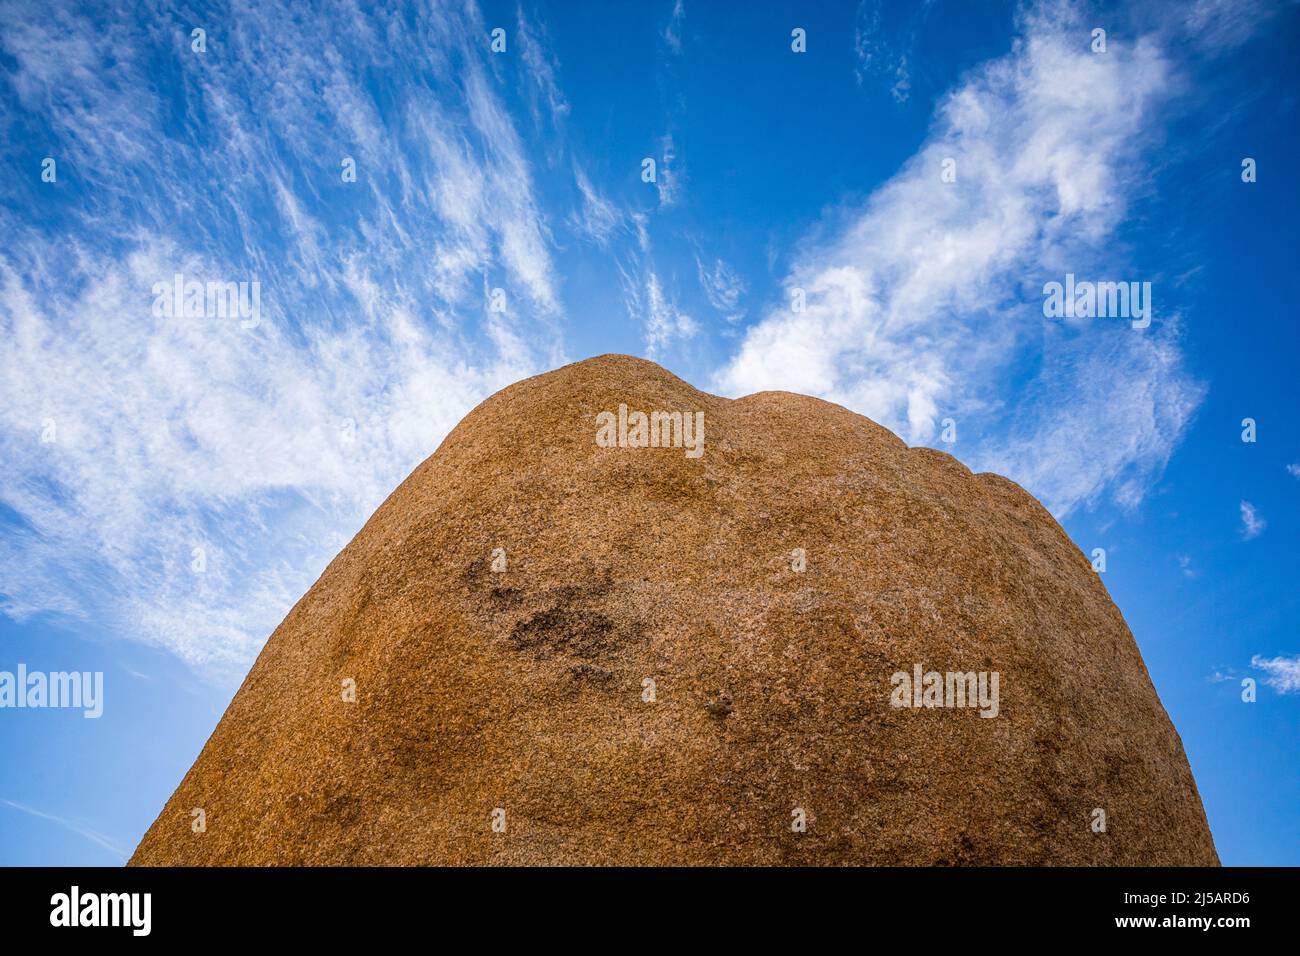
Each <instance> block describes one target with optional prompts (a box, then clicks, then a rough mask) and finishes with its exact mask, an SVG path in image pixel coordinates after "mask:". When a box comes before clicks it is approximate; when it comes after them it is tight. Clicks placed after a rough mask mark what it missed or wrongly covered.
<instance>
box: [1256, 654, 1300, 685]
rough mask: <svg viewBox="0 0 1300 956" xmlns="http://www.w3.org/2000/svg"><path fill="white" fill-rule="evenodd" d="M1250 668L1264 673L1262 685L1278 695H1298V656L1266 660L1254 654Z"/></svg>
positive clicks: (1299, 675)
mask: <svg viewBox="0 0 1300 956" xmlns="http://www.w3.org/2000/svg"><path fill="white" fill-rule="evenodd" d="M1250 666H1251V667H1254V668H1256V669H1258V670H1262V671H1266V672H1267V673H1268V676H1267V677H1265V678H1264V683H1265V684H1267V685H1268V686H1269V687H1272V688H1273V689H1274V690H1275V691H1277V692H1278V693H1279V694H1297V693H1300V656H1297V657H1273V658H1267V657H1260V656H1259V655H1258V654H1256V655H1255V656H1254V657H1252V658H1251V659H1250Z"/></svg>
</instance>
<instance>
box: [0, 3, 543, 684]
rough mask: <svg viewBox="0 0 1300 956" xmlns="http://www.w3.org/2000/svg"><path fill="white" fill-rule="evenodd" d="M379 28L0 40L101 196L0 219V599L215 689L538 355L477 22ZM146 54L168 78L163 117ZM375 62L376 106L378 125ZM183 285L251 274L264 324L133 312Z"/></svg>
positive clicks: (539, 323)
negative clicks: (402, 485) (195, 44)
mask: <svg viewBox="0 0 1300 956" xmlns="http://www.w3.org/2000/svg"><path fill="white" fill-rule="evenodd" d="M113 16H114V15H112V14H106V15H105V17H104V18H101V19H103V20H106V21H112V19H113ZM124 16H125V15H124ZM373 16H374V19H371V20H367V19H366V18H364V17H361V16H358V17H356V18H354V19H353V20H352V21H351V22H350V23H349V29H347V30H339V29H337V24H336V23H334V22H333V21H332V20H331V18H329V17H328V16H324V15H322V16H320V17H313V18H306V19H303V18H302V17H300V16H298V15H296V14H294V12H293V11H292V10H291V9H289V8H287V7H282V6H279V5H277V4H273V3H266V4H258V5H255V6H252V7H241V8H239V10H237V11H236V12H235V13H233V14H232V16H231V17H230V18H228V19H227V20H226V21H225V22H223V25H222V28H221V30H220V31H210V50H211V51H212V54H213V55H212V56H210V57H209V59H208V60H204V59H202V58H201V57H200V56H199V55H197V54H192V53H191V52H190V51H189V49H188V45H186V44H182V43H181V42H180V41H181V36H182V35H181V34H179V33H177V32H176V31H175V30H174V29H173V27H172V25H170V24H168V25H166V26H165V27H163V26H159V27H157V28H154V27H151V26H149V25H147V24H146V25H144V26H141V25H138V24H135V23H134V16H133V15H131V16H130V17H129V18H128V19H126V20H124V21H123V22H122V23H116V22H98V21H97V22H96V23H93V24H92V23H91V22H90V21H88V20H86V19H81V18H77V17H76V16H74V15H71V14H64V13H54V14H52V15H51V17H49V18H45V19H42V18H26V19H27V22H26V23H24V24H21V25H20V24H11V23H8V22H6V23H4V24H3V25H0V46H3V48H4V49H5V51H6V52H7V53H8V54H9V56H10V57H12V58H13V61H14V63H15V64H16V65H15V66H12V67H11V71H12V72H10V73H9V74H6V75H5V76H4V77H3V81H4V82H8V83H9V84H11V85H12V86H13V88H14V89H15V90H18V91H20V94H19V95H20V102H21V103H22V104H23V106H24V108H26V109H29V110H32V111H35V112H38V113H40V115H41V116H42V117H44V118H45V119H46V120H47V121H48V122H49V123H50V125H51V128H52V130H53V131H54V135H55V136H56V137H57V138H58V140H59V143H60V145H59V148H60V150H61V151H62V152H61V155H67V156H70V157H73V158H74V159H75V161H76V166H77V173H78V175H82V176H87V177H98V178H95V179H93V180H92V185H93V186H94V203H93V204H88V205H86V206H85V208H84V211H83V209H81V208H78V209H77V210H76V211H75V212H74V213H73V216H74V218H73V221H72V222H71V223H70V224H68V225H67V227H66V228H65V229H63V230H61V231H59V232H57V233H56V234H55V235H54V236H53V237H52V236H51V234H50V233H48V232H47V231H46V226H45V225H44V224H43V223H42V222H41V221H39V219H31V220H29V219H23V218H20V217H19V216H18V215H16V214H15V213H14V212H13V211H12V210H10V209H3V208H0V227H3V229H4V231H5V234H6V243H5V244H4V247H3V248H0V337H2V338H3V339H4V341H5V342H6V346H5V348H4V349H0V454H2V456H3V460H4V462H5V469H4V474H3V479H2V480H0V502H2V503H3V505H4V506H5V507H4V509H2V510H0V515H3V516H2V517H0V520H2V521H3V522H4V524H5V528H4V532H3V534H0V610H3V611H4V612H5V613H7V614H9V615H10V616H13V617H15V618H19V619H22V618H25V617H28V616H31V615H34V614H40V613H55V614H58V615H66V616H76V617H82V618H86V619H91V620H94V621H96V622H97V623H98V624H99V625H102V626H104V627H105V628H106V629H108V630H110V631H112V632H115V633H117V634H120V635H123V636H128V637H133V638H136V639H139V640H144V641H148V642H150V643H154V644H157V645H160V646H163V647H166V648H168V649H170V650H172V651H174V652H175V653H176V654H178V655H179V656H180V657H182V658H183V659H184V660H186V661H188V662H189V663H191V664H192V665H194V666H196V667H197V668H199V669H200V670H202V671H206V672H220V673H239V672H241V671H242V669H243V668H244V667H246V665H247V664H248V663H249V661H250V660H251V659H252V657H253V655H254V654H255V653H256V652H257V650H258V648H259V647H260V646H261V644H262V642H263V641H264V640H265V638H266V637H267V635H268V634H269V633H270V631H271V630H272V629H273V628H274V626H275V625H276V624H277V623H279V621H280V620H281V619H282V617H283V616H284V614H285V612H286V611H287V610H288V608H289V607H290V606H291V605H292V603H293V602H294V601H295V600H297V599H298V598H299V597H300V596H301V595H302V593H303V592H304V591H305V590H306V589H307V587H308V586H309V585H310V584H311V582H312V581H313V580H314V579H315V578H316V577H317V576H318V575H319V573H320V572H321V570H322V569H323V568H324V566H325V564H326V563H327V562H328V560H329V559H330V558H331V557H332V556H333V555H334V554H336V553H337V552H338V550H339V549H340V548H341V547H343V545H345V544H346V543H347V541H348V539H349V538H350V537H351V535H352V534H354V533H355V532H356V530H357V529H358V528H359V527H360V526H361V523H362V522H363V521H364V520H365V519H366V518H367V517H368V516H369V515H370V514H371V513H372V511H373V510H374V509H375V508H376V507H377V506H378V505H379V504H380V503H381V502H382V500H383V499H384V497H385V496H386V495H387V494H388V493H389V492H390V491H391V490H392V489H393V487H395V486H396V484H397V483H398V482H399V481H400V480H401V479H402V478H404V477H405V476H406V475H407V474H408V473H409V472H410V470H411V469H412V468H413V467H414V466H415V465H416V464H418V463H419V462H420V461H421V460H423V459H424V458H425V457H426V456H427V455H428V454H430V453H431V452H432V451H433V449H434V448H435V447H436V445H437V442H438V441H439V440H440V439H441V437H442V436H443V435H444V434H445V433H446V432H447V431H448V430H449V429H450V428H451V427H453V426H454V425H455V424H456V422H457V421H459V420H460V418H461V417H462V416H463V415H464V414H465V413H466V412H467V411H468V410H469V409H470V408H471V407H473V405H474V404H476V403H477V402H478V401H480V400H481V399H482V398H483V397H485V396H486V395H488V394H490V393H491V392H493V391H495V390H496V389H498V388H500V387H503V386H504V385H506V384H508V383H510V382H512V381H515V380H517V379H518V378H521V377H523V376H526V375H529V374H533V373H535V372H537V371H540V370H541V369H543V368H545V367H549V366H554V365H557V364H561V361H562V359H563V351H562V345H561V342H560V337H559V336H558V335H557V334H556V329H555V323H556V321H557V318H558V313H559V291H558V287H557V282H556V279H555V273H554V267H553V264H552V262H551V253H550V235H549V231H548V229H547V225H546V222H545V219H544V217H543V215H542V214H541V212H540V210H539V207H538V204H537V202H536V200H535V198H534V195H533V187H532V180H533V176H532V170H531V168H530V162H529V155H528V151H527V150H526V149H525V148H524V146H523V144H522V142H521V140H520V137H519V135H518V133H517V132H516V130H515V128H514V126H513V124H512V122H511V119H510V116H509V114H508V112H507V110H506V108H505V106H504V105H503V103H502V102H501V100H500V99H499V97H498V95H497V94H496V92H495V91H494V89H493V87H492V84H491V83H490V82H489V81H488V79H487V73H486V67H485V66H484V60H485V58H486V56H487V53H486V52H485V50H484V49H483V44H481V43H479V42H478V38H480V37H482V36H483V35H485V30H484V29H483V24H482V23H481V21H479V20H477V19H476V18H477V14H476V13H475V12H474V11H473V9H472V8H470V10H469V12H468V13H465V14H463V15H462V14H461V13H458V12H455V11H430V13H429V16H428V17H427V18H426V20H425V22H424V26H425V30H424V31H423V32H421V33H420V34H419V35H418V37H417V36H415V35H410V36H409V37H408V34H407V33H406V32H405V31H404V30H403V29H398V28H399V27H401V23H400V22H398V21H396V20H393V19H391V16H392V15H389V14H386V13H383V12H376V13H375V14H374V15H373ZM128 20H129V22H128ZM150 31H154V32H150ZM285 36H293V37H294V38H295V41H294V42H293V43H285V42H283V38H284V37H285ZM404 38H405V39H404ZM110 39H111V40H112V41H113V42H112V43H111V44H110V45H109V46H107V47H106V46H105V45H104V44H105V43H106V42H108V41H109V40H110ZM105 49H111V50H112V52H113V56H112V58H108V57H107V56H106V55H105V54H103V53H102V51H103V50H105ZM150 49H153V50H155V52H157V51H158V50H159V49H161V52H160V53H158V55H161V56H174V57H176V58H177V60H178V69H180V70H181V71H182V73H183V74H184V80H183V83H182V84H180V87H179V89H180V90H181V92H180V93H179V94H178V95H179V96H180V104H181V107H183V108H184V109H185V110H186V111H187V113H188V122H187V124H185V126H184V128H183V129H180V130H178V129H176V128H174V127H173V126H172V125H169V124H168V123H165V122H164V116H165V115H166V114H167V110H166V109H165V108H163V107H162V106H160V105H159V104H158V103H157V102H155V101H154V100H153V99H152V98H151V93H150V90H152V89H154V88H155V84H154V83H152V82H151V81H150V80H149V77H148V73H147V70H146V60H147V56H146V55H145V53H144V52H142V51H148V50H150ZM218 50H220V51H221V52H222V54H223V55H225V56H226V57H227V59H224V60H223V61H222V64H223V65H222V67H221V68H220V69H213V68H212V63H213V61H214V59H215V54H216V53H217V51H218ZM60 60H62V61H63V63H62V64H61V63H60V62H59V61H60ZM375 64H379V65H380V66H381V68H380V69H379V70H378V71H377V72H378V73H379V74H381V75H383V76H386V77H388V78H390V80H392V81H393V85H394V89H395V90H396V91H397V93H398V94H399V96H398V98H397V99H396V100H395V101H391V100H390V101H385V103H384V106H385V108H384V109H383V110H381V109H380V108H379V105H378V102H377V100H376V98H375V93H374V91H373V90H372V89H371V88H370V86H369V85H368V84H367V83H365V82H363V81H362V77H363V76H364V70H365V68H366V66H367V65H375ZM403 71H405V73H406V74H409V76H406V75H404V74H403ZM412 79H415V80H418V81H415V82H408V81H409V80H412ZM453 81H454V82H453ZM313 90H315V91H320V94H321V95H320V96H318V97H317V96H307V95H305V94H304V91H313ZM389 92H390V93H391V92H392V90H390V91H389ZM250 103H256V104H257V108H256V109H250V108H249V106H248V104H250ZM381 114H382V119H381ZM121 136H126V137H127V138H129V139H130V141H131V144H132V145H133V147H134V148H133V149H125V148H123V144H122V143H119V141H118V140H119V138H120V137H121ZM345 155H350V156H353V157H354V158H356V159H357V161H358V164H357V165H358V181H357V182H356V183H354V184H344V183H342V182H341V179H340V175H339V170H340V160H341V158H342V157H343V156H345ZM212 183H221V184H222V186H221V188H217V189H214V188H212V187H211V184H212ZM348 191H351V192H348ZM82 226H85V227H87V228H80V227H82ZM178 272H179V273H182V274H183V275H184V276H185V277H186V278H194V279H198V280H200V281H205V280H222V281H226V280H233V281H240V280H252V279H257V280H258V281H260V283H261V303H262V321H261V323H260V325H258V326H257V327H256V328H255V329H251V330H244V329H241V328H240V327H239V325H238V323H237V322H236V321H232V320H221V319H216V318H212V319H167V318H158V317H156V316H154V315H153V314H152V309H151V306H152V303H153V295H152V291H151V290H152V288H153V285H154V284H155V283H157V282H160V281H170V280H171V278H172V276H173V275H174V274H175V273H178ZM498 285H500V286H502V287H505V288H506V290H507V294H508V301H509V308H508V310H507V312H506V313H504V314H497V313H489V312H488V311H487V310H486V308H485V297H484V288H485V287H494V286H498ZM47 424H52V425H53V433H52V434H53V437H54V438H55V440H54V441H52V442H48V441H45V442H43V441H42V436H43V433H46V437H49V435H50V432H49V429H48V428H47V427H46V426H47ZM195 548H201V549H202V550H203V555H204V560H205V562H206V569H205V570H204V571H203V572H202V573H195V572H194V571H193V570H192V569H191V565H192V562H193V560H194V557H193V555H194V549H195Z"/></svg>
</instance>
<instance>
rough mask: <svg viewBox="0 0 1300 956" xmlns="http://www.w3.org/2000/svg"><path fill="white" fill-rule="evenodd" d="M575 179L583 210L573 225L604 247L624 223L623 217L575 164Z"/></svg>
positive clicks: (575, 217)
mask: <svg viewBox="0 0 1300 956" xmlns="http://www.w3.org/2000/svg"><path fill="white" fill-rule="evenodd" d="M573 179H574V182H575V183H576V184H577V186H578V193H579V195H581V196H582V210H581V212H580V213H578V214H575V215H574V216H573V217H572V219H571V223H572V225H573V227H574V228H575V229H577V231H578V232H580V233H582V234H583V235H585V236H586V237H587V238H589V239H591V240H593V241H594V242H596V243H597V244H599V245H601V246H603V245H606V244H607V243H608V242H609V239H610V237H611V236H612V235H613V234H614V231H615V230H616V229H617V228H618V227H619V225H620V224H621V223H622V222H623V216H622V214H621V213H620V212H619V210H618V207H616V206H615V205H614V204H613V203H612V202H610V201H609V200H608V199H606V198H605V197H604V196H602V195H601V194H600V193H599V192H597V191H596V187H595V186H593V185H592V182H591V180H590V179H589V178H588V177H587V174H586V172H584V171H583V169H582V167H581V166H579V165H577V164H576V163H575V164H574V167H573Z"/></svg>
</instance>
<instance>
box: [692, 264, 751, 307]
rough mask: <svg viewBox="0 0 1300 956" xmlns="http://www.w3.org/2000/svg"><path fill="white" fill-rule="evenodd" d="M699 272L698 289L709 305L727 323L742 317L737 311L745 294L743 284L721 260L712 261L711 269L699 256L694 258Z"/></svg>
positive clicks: (733, 271)
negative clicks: (720, 314)
mask: <svg viewBox="0 0 1300 956" xmlns="http://www.w3.org/2000/svg"><path fill="white" fill-rule="evenodd" d="M695 265H696V269H697V270H698V271H699V276H700V287H701V288H702V289H703V290H704V295H705V297H706V298H707V299H708V300H709V305H711V306H713V307H714V308H715V309H717V310H718V311H719V312H721V313H722V314H723V316H724V317H725V318H726V320H727V321H728V322H736V321H739V320H740V319H741V318H743V317H744V316H743V315H742V313H741V312H739V311H738V309H739V307H740V298H741V296H743V295H744V294H745V282H744V280H743V279H741V278H740V276H738V275H737V274H736V272H735V270H734V269H732V268H731V267H730V266H729V265H727V264H726V263H725V262H723V261H722V260H721V259H714V261H713V265H712V266H711V267H709V266H705V264H704V260H703V259H701V258H700V257H699V256H696V258H695Z"/></svg>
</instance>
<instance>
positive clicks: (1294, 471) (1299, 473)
mask: <svg viewBox="0 0 1300 956" xmlns="http://www.w3.org/2000/svg"><path fill="white" fill-rule="evenodd" d="M1286 472H1287V474H1288V475H1290V476H1291V477H1292V478H1300V465H1287V466H1286Z"/></svg>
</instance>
